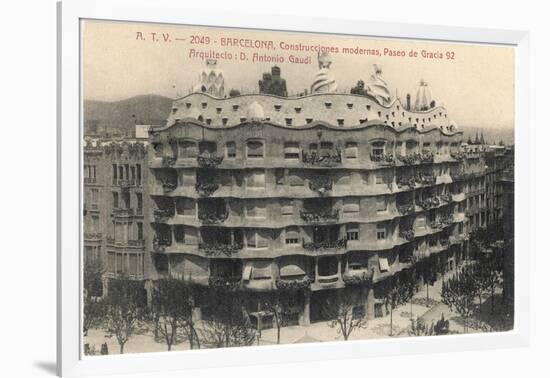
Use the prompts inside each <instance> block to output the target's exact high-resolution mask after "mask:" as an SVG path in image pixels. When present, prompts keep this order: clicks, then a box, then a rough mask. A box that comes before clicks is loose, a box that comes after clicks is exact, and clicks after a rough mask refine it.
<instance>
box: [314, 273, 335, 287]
mask: <svg viewBox="0 0 550 378" xmlns="http://www.w3.org/2000/svg"><path fill="white" fill-rule="evenodd" d="M338 281H340V275H339V274H334V275H332V276H317V283H318V284H321V285H333V284H335V283H337V282H338Z"/></svg>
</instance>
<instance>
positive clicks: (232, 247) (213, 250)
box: [199, 243, 243, 256]
mask: <svg viewBox="0 0 550 378" xmlns="http://www.w3.org/2000/svg"><path fill="white" fill-rule="evenodd" d="M241 249H243V245H242V244H237V243H235V244H222V243H201V244H199V250H200V251H202V252H203V253H204V254H205V255H206V256H231V255H234V254H236V253H238V252H239V251H240V250H241Z"/></svg>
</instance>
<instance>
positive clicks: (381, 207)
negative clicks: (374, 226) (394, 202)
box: [376, 196, 388, 212]
mask: <svg viewBox="0 0 550 378" xmlns="http://www.w3.org/2000/svg"><path fill="white" fill-rule="evenodd" d="M386 210H388V203H387V202H386V197H384V196H382V197H377V198H376V211H378V212H382V211H386Z"/></svg>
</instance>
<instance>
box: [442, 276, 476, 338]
mask: <svg viewBox="0 0 550 378" xmlns="http://www.w3.org/2000/svg"><path fill="white" fill-rule="evenodd" d="M475 281H476V278H475V275H474V273H473V269H472V268H471V267H465V268H463V269H462V270H461V271H460V272H458V273H457V274H456V275H455V276H454V277H452V278H449V279H448V280H447V281H446V282H444V283H443V286H442V289H441V298H442V301H443V303H445V304H446V305H447V306H449V308H450V309H451V310H453V309H454V310H456V311H457V312H458V313H459V314H460V316H461V317H462V320H463V321H464V333H467V332H468V320H469V319H470V317H471V316H472V315H473V311H474V298H475V296H476V291H475V289H476V287H475V285H476V282H475Z"/></svg>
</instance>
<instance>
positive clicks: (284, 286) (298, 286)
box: [275, 276, 313, 291]
mask: <svg viewBox="0 0 550 378" xmlns="http://www.w3.org/2000/svg"><path fill="white" fill-rule="evenodd" d="M312 282H313V280H312V279H311V278H310V277H308V276H304V277H302V278H295V279H284V278H278V279H277V280H276V281H275V287H276V288H277V289H279V290H289V291H297V290H303V289H308V288H309V287H310V286H311V283H312Z"/></svg>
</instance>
